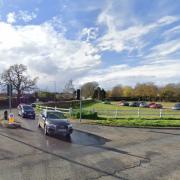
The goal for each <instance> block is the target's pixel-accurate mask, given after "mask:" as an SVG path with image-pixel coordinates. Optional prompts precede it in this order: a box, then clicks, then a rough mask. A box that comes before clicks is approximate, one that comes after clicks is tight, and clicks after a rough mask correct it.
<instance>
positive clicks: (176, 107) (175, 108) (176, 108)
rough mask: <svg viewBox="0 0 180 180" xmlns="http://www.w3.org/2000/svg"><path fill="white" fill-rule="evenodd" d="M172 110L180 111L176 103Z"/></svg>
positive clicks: (179, 105)
mask: <svg viewBox="0 0 180 180" xmlns="http://www.w3.org/2000/svg"><path fill="white" fill-rule="evenodd" d="M172 109H173V110H180V103H176V104H175V105H174V106H173V107H172Z"/></svg>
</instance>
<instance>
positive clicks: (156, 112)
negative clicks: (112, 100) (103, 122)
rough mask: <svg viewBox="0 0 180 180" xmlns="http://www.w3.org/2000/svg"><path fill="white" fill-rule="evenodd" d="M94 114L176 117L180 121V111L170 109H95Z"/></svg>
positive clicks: (122, 116)
mask: <svg viewBox="0 0 180 180" xmlns="http://www.w3.org/2000/svg"><path fill="white" fill-rule="evenodd" d="M92 112H97V113H98V116H102V117H110V118H126V117H138V118H143V117H160V118H163V117H174V118H179V119H180V111H175V110H170V109H145V108H143V109H142V108H137V109H134V110H119V109H117V110H101V109H93V110H92Z"/></svg>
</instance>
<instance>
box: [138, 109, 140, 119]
mask: <svg viewBox="0 0 180 180" xmlns="http://www.w3.org/2000/svg"><path fill="white" fill-rule="evenodd" d="M139 117H140V109H139V108H138V118H139Z"/></svg>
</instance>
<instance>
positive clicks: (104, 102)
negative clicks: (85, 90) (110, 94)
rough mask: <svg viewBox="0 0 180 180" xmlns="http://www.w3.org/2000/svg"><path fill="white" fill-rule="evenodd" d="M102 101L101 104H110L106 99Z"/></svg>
mask: <svg viewBox="0 0 180 180" xmlns="http://www.w3.org/2000/svg"><path fill="white" fill-rule="evenodd" d="M102 103H103V104H111V102H110V101H108V100H105V101H103V102H102Z"/></svg>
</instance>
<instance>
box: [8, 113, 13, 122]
mask: <svg viewBox="0 0 180 180" xmlns="http://www.w3.org/2000/svg"><path fill="white" fill-rule="evenodd" d="M12 123H14V114H12V113H11V114H9V124H12Z"/></svg>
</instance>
